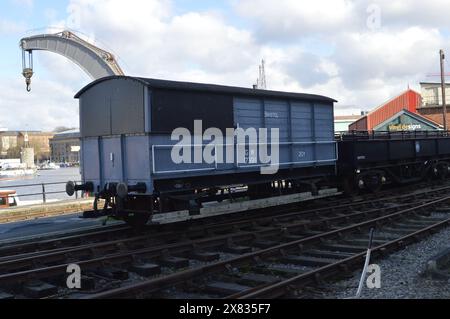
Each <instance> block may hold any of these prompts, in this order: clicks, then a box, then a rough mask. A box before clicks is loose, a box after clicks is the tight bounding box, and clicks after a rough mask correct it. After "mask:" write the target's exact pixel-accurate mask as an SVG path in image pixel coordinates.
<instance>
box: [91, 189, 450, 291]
mask: <svg viewBox="0 0 450 319" xmlns="http://www.w3.org/2000/svg"><path fill="white" fill-rule="evenodd" d="M449 202H450V196H444V197H442V198H440V199H437V200H433V201H430V202H428V203H425V204H422V205H418V206H414V207H412V208H407V209H403V210H400V211H397V212H395V213H391V214H387V215H384V216H381V217H377V218H372V219H369V220H365V221H362V222H359V223H356V224H353V225H350V226H345V227H342V228H339V227H336V228H335V229H332V230H329V231H324V232H321V233H319V234H316V235H311V236H308V237H304V238H299V239H295V240H294V239H293V240H291V241H289V242H286V243H280V244H278V245H275V246H271V247H269V248H265V249H261V250H257V251H251V252H247V253H243V254H241V255H238V256H234V257H230V258H228V259H226V260H220V261H217V262H213V263H209V264H207V265H202V266H197V267H192V268H191V269H187V270H184V271H181V272H175V273H173V274H170V275H166V276H162V277H159V278H152V279H148V280H144V281H142V282H139V283H132V284H129V285H125V286H122V287H119V288H116V289H111V290H108V291H105V292H100V293H97V294H93V295H90V296H88V297H87V298H89V299H97V298H124V297H133V298H136V297H158V298H161V297H163V298H164V297H166V298H167V297H170V298H203V297H205V296H208V297H214V298H230V299H234V298H242V299H246V298H279V297H285V296H289V297H299V296H300V297H301V293H302V289H305V288H308V287H310V286H311V285H315V284H317V283H320V282H321V281H323V280H324V279H326V278H328V277H330V276H339V275H342V273H345V272H349V271H350V270H351V269H352V268H354V267H355V266H361V265H362V263H363V260H364V258H365V254H366V246H367V241H368V239H367V230H368V229H369V228H371V227H376V229H377V232H376V233H375V239H374V242H375V244H376V245H375V246H376V247H375V248H374V249H373V255H374V256H375V257H379V256H383V255H385V254H387V253H388V252H389V251H392V250H396V249H399V248H400V247H403V246H405V245H407V244H408V243H410V242H413V241H417V240H419V239H420V238H421V236H424V235H428V234H429V233H432V232H435V231H438V230H439V229H440V228H442V227H446V226H448V225H450V214H445V216H439V217H437V216H433V214H430V210H432V209H436V207H439V206H442V205H448V203H449ZM447 209H448V211H449V212H450V208H448V207H446V208H445V210H446V211H447Z"/></svg>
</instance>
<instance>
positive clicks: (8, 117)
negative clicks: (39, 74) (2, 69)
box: [0, 77, 79, 131]
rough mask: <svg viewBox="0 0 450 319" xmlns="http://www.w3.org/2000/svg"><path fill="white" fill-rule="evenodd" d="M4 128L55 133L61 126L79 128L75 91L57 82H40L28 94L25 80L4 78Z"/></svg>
mask: <svg viewBox="0 0 450 319" xmlns="http://www.w3.org/2000/svg"><path fill="white" fill-rule="evenodd" d="M0 85H1V87H2V93H1V98H0V109H1V110H2V118H1V119H0V126H1V127H6V128H8V129H10V130H13V129H29V130H46V131H51V130H53V129H54V128H55V127H57V126H67V127H78V126H79V123H78V103H77V101H76V100H74V99H73V90H72V89H71V88H70V87H67V86H65V85H63V84H58V83H56V82H55V81H47V80H43V79H40V80H39V81H36V82H35V83H33V91H32V92H31V93H27V92H26V91H25V84H24V82H23V80H22V79H20V78H18V77H17V79H14V80H11V79H9V80H5V79H0Z"/></svg>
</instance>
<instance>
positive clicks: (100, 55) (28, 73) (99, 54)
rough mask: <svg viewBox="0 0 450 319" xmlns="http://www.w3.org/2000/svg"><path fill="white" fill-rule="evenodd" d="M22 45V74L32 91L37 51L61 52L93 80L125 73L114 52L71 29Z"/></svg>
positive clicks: (44, 35) (27, 41)
mask: <svg viewBox="0 0 450 319" xmlns="http://www.w3.org/2000/svg"><path fill="white" fill-rule="evenodd" d="M20 47H21V48H22V69H23V70H22V75H23V76H24V78H25V83H26V85H27V91H28V92H30V91H31V77H32V76H33V74H34V71H33V51H36V50H44V51H50V52H53V53H57V54H60V55H62V56H64V57H66V58H68V59H69V60H71V61H72V62H74V63H75V64H77V65H78V66H79V67H80V68H81V69H82V70H83V71H85V72H86V73H87V74H88V75H89V76H90V77H91V79H92V80H96V79H100V78H102V77H106V76H112V75H124V73H123V71H122V69H121V68H120V66H119V64H118V63H117V61H116V59H115V58H114V55H113V54H111V53H109V52H107V51H105V50H102V49H100V48H98V47H96V46H95V45H93V44H91V43H89V42H87V41H85V40H83V39H81V38H80V37H78V36H77V35H75V34H74V33H73V32H71V31H62V32H59V33H56V34H41V35H36V36H32V37H28V38H23V39H22V40H21V41H20Z"/></svg>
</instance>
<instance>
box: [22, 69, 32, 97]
mask: <svg viewBox="0 0 450 319" xmlns="http://www.w3.org/2000/svg"><path fill="white" fill-rule="evenodd" d="M22 75H23V76H24V78H25V84H26V85H27V92H31V77H32V76H33V70H32V69H31V68H25V69H23V72H22Z"/></svg>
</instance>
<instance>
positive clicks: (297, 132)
mask: <svg viewBox="0 0 450 319" xmlns="http://www.w3.org/2000/svg"><path fill="white" fill-rule="evenodd" d="M75 97H76V98H78V99H79V103H80V131H81V164H82V179H83V182H84V183H85V184H84V186H82V185H80V186H78V188H79V189H80V188H81V189H82V188H83V187H85V188H86V187H87V188H89V189H90V190H91V191H93V192H94V193H100V194H101V196H100V197H105V196H111V197H117V195H120V197H121V198H122V199H124V200H125V202H127V203H131V202H132V201H133V200H137V198H138V197H139V198H140V199H139V201H140V202H146V201H143V200H142V196H150V197H151V198H152V200H150V201H148V202H147V204H145V205H149V204H148V203H153V202H154V201H155V199H157V198H158V199H160V198H161V197H164V198H176V196H179V198H178V199H180V198H182V196H184V197H186V198H187V197H189V194H191V195H192V194H199V193H201V192H202V191H205V190H208V191H209V192H210V193H211V194H212V193H214V192H216V191H218V190H219V191H220V190H221V189H224V188H227V187H230V186H231V185H244V186H249V187H250V186H251V185H267V184H268V183H271V182H273V181H281V180H292V181H293V182H295V181H298V182H299V183H301V182H303V181H304V180H309V179H314V178H316V179H317V178H320V177H322V176H329V175H333V174H334V172H335V169H336V159H337V158H336V157H337V150H336V142H335V140H334V123H333V105H334V102H336V101H335V100H333V99H331V98H328V97H324V96H319V95H312V94H299V93H286V92H276V91H266V90H256V89H247V88H238V87H228V86H219V85H210V84H197V83H187V82H174V81H165V80H155V79H144V78H137V77H125V76H113V77H106V78H102V79H100V80H97V81H95V82H93V83H91V84H89V85H88V86H86V87H85V88H83V89H82V90H81V91H80V92H79V93H78V94H77V95H76V96H75ZM195 120H201V121H202V127H203V130H206V129H208V128H218V129H219V130H221V131H222V132H224V134H225V131H226V130H227V129H230V128H231V129H236V128H242V129H244V130H246V129H249V128H254V129H256V130H258V129H260V128H267V129H268V130H270V129H273V128H276V129H278V130H279V143H278V144H277V147H278V149H279V159H278V163H275V164H277V165H279V170H278V171H277V173H276V174H274V175H263V174H261V173H260V169H261V167H262V166H264V165H265V164H263V163H261V162H259V160H258V159H256V160H254V159H252V158H251V154H247V155H248V156H247V159H248V162H247V163H240V162H238V161H236V160H235V161H233V162H231V163H230V162H228V161H227V162H225V163H224V162H219V161H214V162H213V163H206V162H202V163H179V164H176V163H174V162H173V160H172V158H171V151H172V149H173V146H174V145H175V144H176V143H178V141H174V140H172V139H171V134H172V132H173V131H174V130H175V129H177V128H186V129H187V130H189V131H190V132H191V133H192V134H194V131H193V129H194V121H195ZM208 143H209V142H202V144H201V145H197V144H195V145H194V143H192V144H191V145H190V146H189V147H192V148H193V150H192V153H194V151H195V148H201V149H202V150H203V149H204V147H206V145H207V144H208ZM227 147H233V148H234V154H236V153H237V152H238V151H239V150H238V145H237V144H234V145H232V146H230V145H226V144H222V145H215V152H216V153H217V152H218V149H219V148H223V150H221V151H223V152H225V151H226V148H227ZM236 156H237V155H236ZM86 185H87V186H86ZM191 197H192V196H191ZM124 205H125V207H127V204H124ZM151 205H153V204H151ZM130 207H133V208H135V207H136V206H135V205H131V206H130ZM135 209H137V210H139V211H141V210H151V211H153V210H154V207H152V208H151V209H150V207H148V208H144V207H143V205H141V204H139V205H137V208H135ZM125 210H126V209H125Z"/></svg>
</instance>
